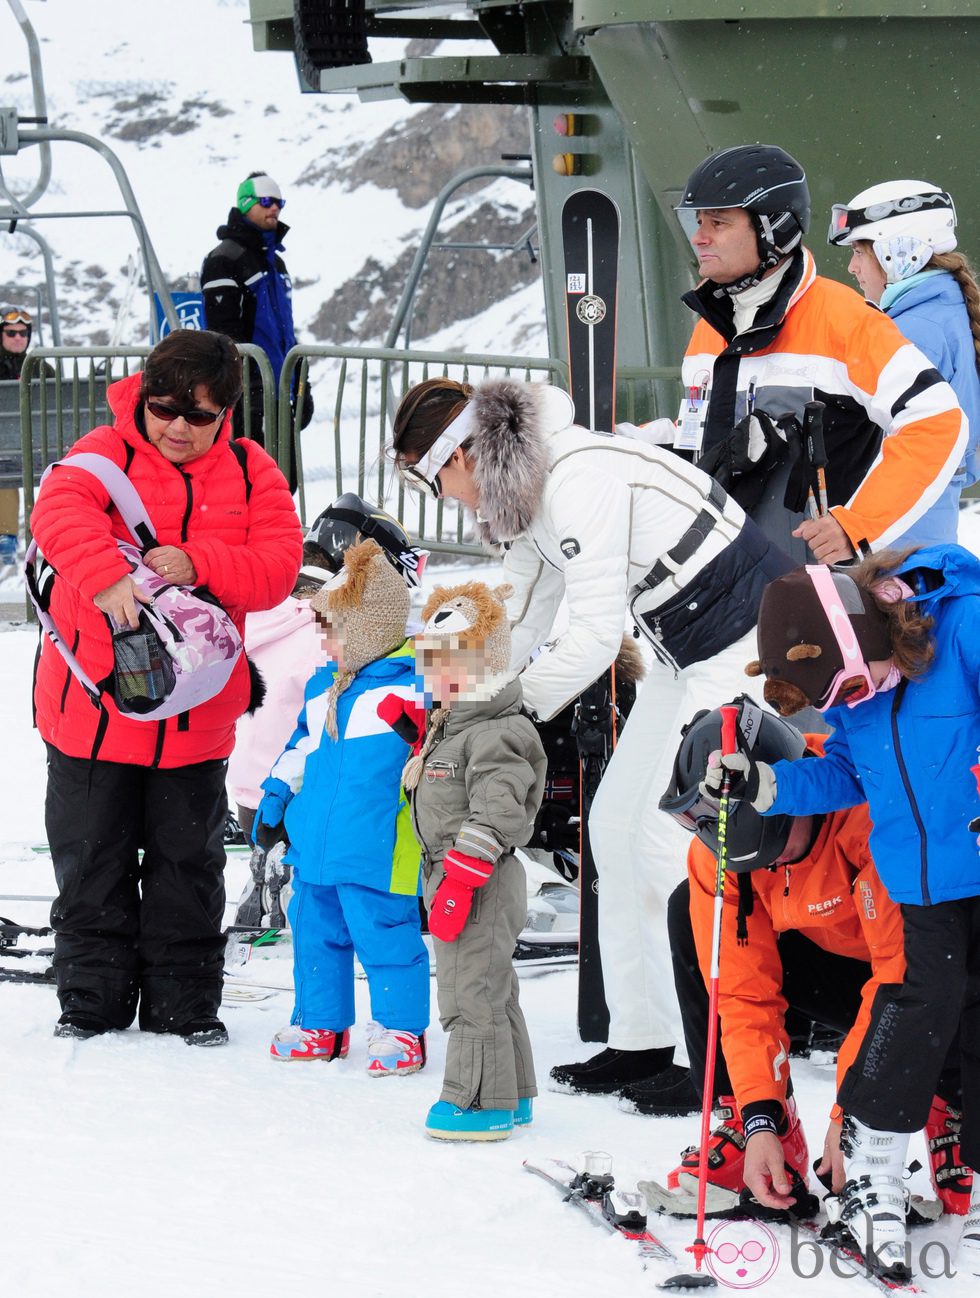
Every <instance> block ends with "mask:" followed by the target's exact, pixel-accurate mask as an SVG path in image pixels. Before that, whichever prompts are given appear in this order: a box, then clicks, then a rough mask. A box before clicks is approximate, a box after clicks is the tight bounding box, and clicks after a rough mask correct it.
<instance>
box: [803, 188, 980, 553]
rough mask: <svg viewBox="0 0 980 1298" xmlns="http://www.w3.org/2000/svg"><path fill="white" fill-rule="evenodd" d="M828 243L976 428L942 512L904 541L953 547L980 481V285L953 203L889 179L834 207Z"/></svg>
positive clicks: (926, 518)
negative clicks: (960, 244) (847, 255)
mask: <svg viewBox="0 0 980 1298" xmlns="http://www.w3.org/2000/svg"><path fill="white" fill-rule="evenodd" d="M828 241H829V242H830V243H832V244H835V245H837V246H839V247H847V248H850V250H851V260H850V261H849V262H848V266H847V269H848V271H849V272H850V274H852V275H853V276H854V278H855V279H856V280H857V282H858V286H859V287H860V289H861V291H862V292H863V293H864V296H865V297H866V298H867V300H868V301H869V302H871V303H875V304H877V305H878V306H879V307H880V308H881V310H882V311H884V312H885V313H886V315H890V316H891V318H892V319H893V320H894V321H895V323H896V324H897V325H898V327H899V329H900V330H901V331H902V333H903V334H904V335H905V337H906V338H907V339H908V340H909V342H910V343H914V344H915V346H916V347H918V349H919V350H920V351H921V352H924V353H925V355H926V356H927V357H928V358H929V360H931V361H932V363H933V365H935V367H936V369H937V370H938V371H939V373H940V374H941V375H942V377H943V378H944V379H945V380H946V382H947V383H948V384H949V385H950V387H951V388H952V389H953V391H954V392H955V393H956V399H957V401H958V402H959V403H960V405H961V406H962V407H963V410H964V412H965V414H966V417H967V419H968V420H969V424H970V440H969V443H968V446H967V451H966V454H965V456H964V459H963V463H962V465H961V466H960V468H959V470H958V471H957V472H956V473H955V474H954V475H953V477H952V479H951V481H950V482H949V485H948V486H947V487H946V489H945V491H944V492H943V494H942V495H941V496H940V498H939V499H938V500H937V501H936V503H935V504H934V505H933V506H932V507H931V508H930V509H928V510H927V511H926V513H924V514H923V515H922V517H921V518H920V519H919V520H918V522H917V523H915V524H914V526H913V527H911V528H910V529H909V531H908V532H907V533H906V534H905V535H904V536H903V537H902V543H903V544H905V543H906V542H908V543H909V544H913V545H918V546H924V545H940V544H945V543H951V542H953V541H955V540H956V528H957V523H958V521H959V501H960V493H961V492H962V491H963V489H964V488H965V487H968V486H970V485H971V484H972V483H974V482H976V481H977V480H978V479H980V374H978V365H980V286H978V284H977V281H976V278H975V276H974V273H973V270H972V268H971V266H970V263H969V262H968V261H967V259H966V257H964V256H963V254H962V253H961V252H955V251H954V249H955V248H956V209H955V207H954V206H953V200H952V198H950V196H949V194H947V193H945V192H944V191H943V190H941V189H939V188H938V187H937V186H936V185H931V184H929V183H928V181H922V180H892V181H886V182H885V183H884V184H881V185H872V186H871V188H870V189H865V190H862V191H861V193H860V194H856V195H855V196H854V198H852V199H851V201H850V202H849V203H847V204H844V203H838V204H835V205H834V207H833V210H832V215H831V222H830V233H829V235H828Z"/></svg>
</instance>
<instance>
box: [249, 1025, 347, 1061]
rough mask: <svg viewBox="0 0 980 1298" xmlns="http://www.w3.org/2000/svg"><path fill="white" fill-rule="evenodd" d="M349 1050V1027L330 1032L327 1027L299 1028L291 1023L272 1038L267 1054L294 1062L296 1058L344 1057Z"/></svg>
mask: <svg viewBox="0 0 980 1298" xmlns="http://www.w3.org/2000/svg"><path fill="white" fill-rule="evenodd" d="M348 1050H350V1028H345V1029H344V1031H343V1032H332V1031H331V1030H330V1029H329V1028H301V1027H299V1025H298V1024H293V1025H292V1026H290V1027H288V1028H283V1029H282V1031H280V1032H277V1033H276V1035H275V1036H274V1037H273V1038H272V1044H271V1045H270V1047H269V1054H270V1055H271V1056H272V1058H273V1059H279V1060H286V1061H288V1062H290V1063H295V1062H296V1061H297V1060H313V1059H321V1060H325V1061H326V1062H329V1061H330V1060H331V1059H344V1058H346V1056H347V1052H348Z"/></svg>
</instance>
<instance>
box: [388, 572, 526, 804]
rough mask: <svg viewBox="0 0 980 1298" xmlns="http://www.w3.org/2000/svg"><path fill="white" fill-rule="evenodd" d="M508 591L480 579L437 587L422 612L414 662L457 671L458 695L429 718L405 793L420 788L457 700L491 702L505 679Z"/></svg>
mask: <svg viewBox="0 0 980 1298" xmlns="http://www.w3.org/2000/svg"><path fill="white" fill-rule="evenodd" d="M511 592H512V587H510V586H497V587H496V588H495V589H493V590H491V588H490V587H489V586H487V585H485V584H484V583H483V582H482V581H467V582H464V583H463V584H462V585H461V586H437V587H436V589H435V590H434V591H433V592H432V594H431V595H430V596H429V598H428V600H427V601H426V604H425V607H424V608H423V609H422V623H423V626H422V630H421V631H420V632H419V634H418V635H417V636H416V637H415V659H416V663H417V665H418V669H419V672H420V674H424V673H426V672H434V671H438V670H439V667H440V666H441V665H444V666H446V667H448V666H452V667H453V668H454V670H456V671H457V672H459V675H460V682H459V689H458V692H456V693H454V695H453V697H452V698H448V699H439V700H438V702H439V703H440V704H441V706H440V707H437V708H436V709H435V710H434V711H433V712H432V714H431V716H430V717H429V728H428V732H427V735H426V741H425V743H424V744H423V745H422V749H421V751H420V752H419V753H418V754H417V755H416V756H415V757H410V758H409V760H408V762H407V763H406V766H405V769H404V771H403V772H402V783H403V784H404V785H405V788H406V789H414V788H415V786H416V785H417V784H418V781H419V777H420V776H421V774H422V769H423V767H424V766H425V759H426V756H427V754H428V751H429V749H430V748H431V746H432V743H433V740H434V738H435V735H436V732H437V730H438V729H439V726H440V725H441V724H442V722H443V721H444V719H445V717H446V716H447V714H448V712H449V709H450V707H451V706H452V704H453V703H457V702H460V703H462V702H468V703H469V702H480V701H486V700H489V699H492V698H493V697H494V695H495V694H498V693H499V692H500V690H501V689H502V688H503V686H504V685H506V684H507V682H508V681H510V680H513V677H514V673H513V672H512V671H511V670H510V622H509V620H508V617H507V609H506V607H505V605H504V600H506V599H507V597H508V596H509V595H510V594H511Z"/></svg>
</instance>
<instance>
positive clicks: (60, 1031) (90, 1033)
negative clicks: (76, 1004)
mask: <svg viewBox="0 0 980 1298" xmlns="http://www.w3.org/2000/svg"><path fill="white" fill-rule="evenodd" d="M108 1031H110V1028H109V1024H108V1023H106V1021H105V1020H104V1019H99V1018H96V1017H95V1015H94V1014H82V1013H80V1012H79V1011H78V1010H66V1011H65V1013H64V1014H62V1016H61V1018H60V1019H59V1020H58V1022H57V1023H56V1024H55V1028H54V1035H55V1036H56V1037H62V1038H63V1039H65V1040H68V1041H88V1040H89V1038H90V1037H101V1036H102V1034H103V1033H104V1032H108Z"/></svg>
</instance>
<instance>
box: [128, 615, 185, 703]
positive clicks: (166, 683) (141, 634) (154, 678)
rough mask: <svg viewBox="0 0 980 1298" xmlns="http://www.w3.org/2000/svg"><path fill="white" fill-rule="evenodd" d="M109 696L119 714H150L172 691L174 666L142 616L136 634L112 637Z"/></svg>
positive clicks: (129, 633) (157, 637) (148, 622)
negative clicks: (111, 670) (113, 700)
mask: <svg viewBox="0 0 980 1298" xmlns="http://www.w3.org/2000/svg"><path fill="white" fill-rule="evenodd" d="M112 653H113V657H114V659H115V666H114V667H113V672H112V693H113V697H114V699H115V703H116V707H117V708H118V709H119V710H120V712H137V713H146V712H152V711H153V709H154V708H155V707H156V706H157V705H158V704H159V703H161V702H162V701H163V700H164V699H165V698H167V697H168V696H169V694H170V692H171V690H172V689H173V687H174V679H175V678H174V666H173V662H172V661H171V658H170V655H169V654H168V653H167V650H166V648H165V647H164V644H163V641H162V640H161V639H160V637H159V636H158V635H157V633H156V631H154V629H153V626H152V624H151V623H150V621H149V619H148V618H147V616H146V614H145V613H140V624H139V627H138V629H137V630H135V631H134V630H133V629H132V628H129V627H127V628H125V629H124V630H122V631H116V632H115V633H114V634H113V637H112Z"/></svg>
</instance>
